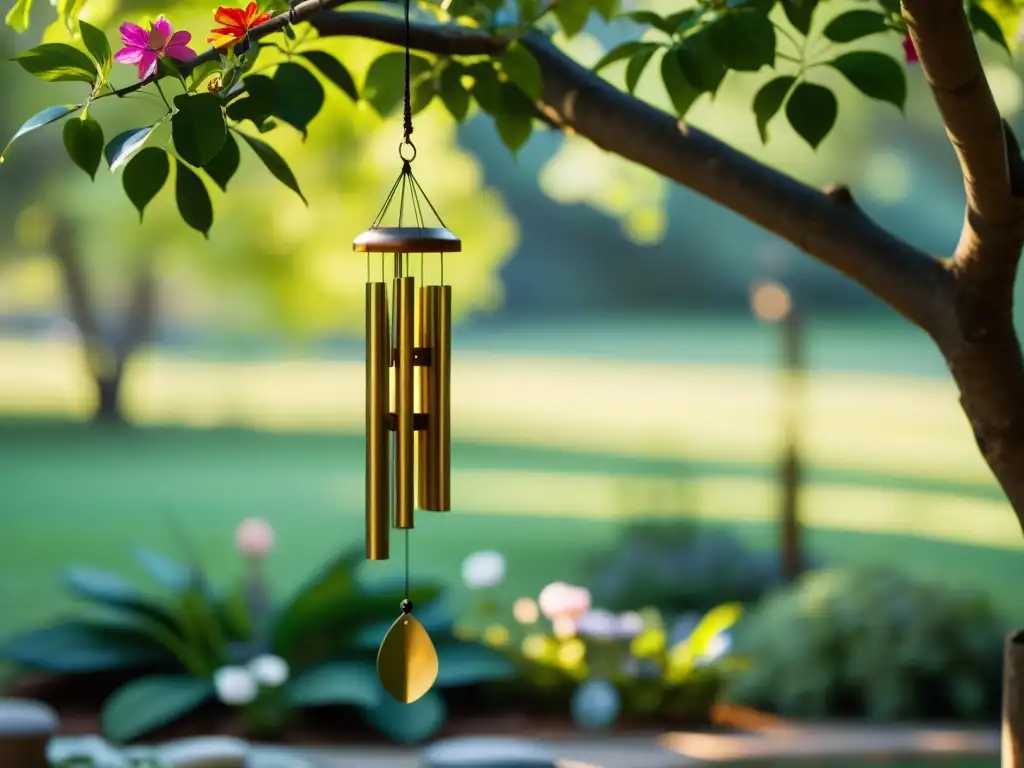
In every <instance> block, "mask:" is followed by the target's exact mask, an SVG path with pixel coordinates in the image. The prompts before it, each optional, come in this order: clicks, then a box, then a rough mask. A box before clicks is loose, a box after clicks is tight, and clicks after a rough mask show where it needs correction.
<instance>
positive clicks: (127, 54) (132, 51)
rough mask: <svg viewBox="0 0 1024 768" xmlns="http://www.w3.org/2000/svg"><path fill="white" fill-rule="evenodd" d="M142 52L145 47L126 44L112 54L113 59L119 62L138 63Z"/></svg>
mask: <svg viewBox="0 0 1024 768" xmlns="http://www.w3.org/2000/svg"><path fill="white" fill-rule="evenodd" d="M144 52H145V49H143V48H135V47H133V46H128V47H126V48H122V49H121V50H120V51H118V52H117V53H115V54H114V61H116V62H118V63H119V64H138V63H139V59H141V58H142V54H143V53H144Z"/></svg>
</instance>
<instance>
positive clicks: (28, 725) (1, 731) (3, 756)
mask: <svg viewBox="0 0 1024 768" xmlns="http://www.w3.org/2000/svg"><path fill="white" fill-rule="evenodd" d="M59 727H60V719H59V718H58V717H57V713H56V712H54V711H53V710H52V709H51V708H50V707H48V706H46V705H45V704H43V703H42V702H38V701H30V700H28V699H0V765H17V766H18V768H49V765H50V761H49V758H48V757H47V754H46V748H47V746H48V745H49V743H50V739H52V738H53V735H54V734H55V733H56V732H57V729H58V728H59Z"/></svg>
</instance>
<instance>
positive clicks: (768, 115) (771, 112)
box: [754, 75, 796, 143]
mask: <svg viewBox="0 0 1024 768" xmlns="http://www.w3.org/2000/svg"><path fill="white" fill-rule="evenodd" d="M795 82H796V78H795V77H793V76H792V75H782V76H781V77H776V78H775V79H774V80H771V81H769V82H768V83H766V84H765V85H764V86H762V87H761V89H760V90H759V91H758V92H757V94H756V95H755V96H754V117H755V118H756V119H757V132H758V134H759V135H760V136H761V141H762V142H764V143H768V123H770V122H771V120H772V118H773V117H775V115H776V114H778V111H779V110H780V109H782V105H783V103H784V102H785V101H786V96H788V95H789V91H790V90H791V89H792V87H793V84H794V83H795Z"/></svg>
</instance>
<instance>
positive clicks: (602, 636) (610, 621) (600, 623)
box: [576, 610, 619, 640]
mask: <svg viewBox="0 0 1024 768" xmlns="http://www.w3.org/2000/svg"><path fill="white" fill-rule="evenodd" d="M576 631H577V632H578V633H579V634H581V635H582V636H583V637H592V638H594V639H596V640H614V639H615V638H617V637H618V636H619V617H618V616H616V615H615V614H614V613H611V612H610V611H602V610H596V611H589V612H587V613H585V614H583V615H582V616H581V617H580V620H579V621H578V622H577V623H576Z"/></svg>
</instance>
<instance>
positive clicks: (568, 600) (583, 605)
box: [537, 581, 590, 623]
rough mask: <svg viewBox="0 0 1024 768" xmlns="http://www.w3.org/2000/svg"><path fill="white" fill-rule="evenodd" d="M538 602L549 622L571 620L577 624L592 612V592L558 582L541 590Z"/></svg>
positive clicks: (584, 588)
mask: <svg viewBox="0 0 1024 768" xmlns="http://www.w3.org/2000/svg"><path fill="white" fill-rule="evenodd" d="M537 602H538V603H540V612H541V613H543V614H544V616H545V617H547V619H548V620H549V621H556V620H558V619H569V620H571V621H572V622H574V623H575V622H576V621H578V620H579V619H580V617H581V616H583V614H585V613H586V612H587V611H589V610H590V591H589V590H588V589H587V588H586V587H574V586H572V585H571V584H566V583H565V582H562V581H556V582H553V583H551V584H548V585H547V586H546V587H544V589H542V590H541V592H540V597H539V598H538V600H537Z"/></svg>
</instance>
